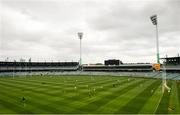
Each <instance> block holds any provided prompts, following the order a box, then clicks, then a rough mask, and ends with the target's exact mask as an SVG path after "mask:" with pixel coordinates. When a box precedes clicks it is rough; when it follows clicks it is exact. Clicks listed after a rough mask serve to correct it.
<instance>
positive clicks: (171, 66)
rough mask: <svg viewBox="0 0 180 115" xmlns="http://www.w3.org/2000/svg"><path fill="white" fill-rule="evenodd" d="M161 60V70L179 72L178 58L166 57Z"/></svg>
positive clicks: (179, 61) (179, 62)
mask: <svg viewBox="0 0 180 115" xmlns="http://www.w3.org/2000/svg"><path fill="white" fill-rule="evenodd" d="M161 59H162V60H163V65H164V67H162V68H161V70H166V71H167V72H180V56H179V55H178V56H177V57H166V58H161Z"/></svg>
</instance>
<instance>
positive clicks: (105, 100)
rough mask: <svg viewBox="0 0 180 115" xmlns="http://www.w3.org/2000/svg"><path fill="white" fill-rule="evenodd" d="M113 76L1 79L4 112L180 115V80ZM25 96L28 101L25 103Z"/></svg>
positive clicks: (1, 97) (1, 107) (1, 109)
mask: <svg viewBox="0 0 180 115" xmlns="http://www.w3.org/2000/svg"><path fill="white" fill-rule="evenodd" d="M167 82H168V86H169V87H171V92H170V93H168V92H167V91H165V92H164V93H162V91H161V90H162V87H161V80H160V79H145V78H133V77H112V76H31V77H30V76H29V77H25V76H21V77H14V78H10V77H1V78H0V113H6V114H7V113H63V114H64V113H84V114H86V113H88V114H93V113H102V114H103V113H123V114H124V113H125V114H126V113H127V114H129V113H135V114H137V113H161V114H168V113H170V114H173V113H179V114H180V81H167ZM23 97H24V98H25V99H24V100H23Z"/></svg>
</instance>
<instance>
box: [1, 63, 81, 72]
mask: <svg viewBox="0 0 180 115" xmlns="http://www.w3.org/2000/svg"><path fill="white" fill-rule="evenodd" d="M78 65H79V63H78V62H3V61H1V62H0V72H12V71H13V72H25V71H29V72H30V71H76V70H77V69H78Z"/></svg>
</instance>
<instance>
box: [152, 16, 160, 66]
mask: <svg viewBox="0 0 180 115" xmlns="http://www.w3.org/2000/svg"><path fill="white" fill-rule="evenodd" d="M150 19H151V21H152V23H153V25H155V26H156V51H157V54H156V55H157V63H158V64H159V63H160V61H159V38H158V24H157V15H153V16H151V17H150Z"/></svg>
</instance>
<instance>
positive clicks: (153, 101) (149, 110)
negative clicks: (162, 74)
mask: <svg viewBox="0 0 180 115" xmlns="http://www.w3.org/2000/svg"><path fill="white" fill-rule="evenodd" d="M162 96H163V95H162V86H161V85H159V87H158V88H157V89H156V91H155V92H154V94H153V95H152V96H151V97H150V98H149V99H148V101H147V102H146V104H145V105H144V106H143V108H142V109H141V110H140V111H139V113H138V114H154V113H155V111H156V109H157V107H158V106H159V100H161V98H162ZM150 105H151V106H150Z"/></svg>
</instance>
